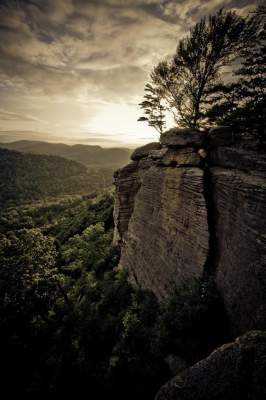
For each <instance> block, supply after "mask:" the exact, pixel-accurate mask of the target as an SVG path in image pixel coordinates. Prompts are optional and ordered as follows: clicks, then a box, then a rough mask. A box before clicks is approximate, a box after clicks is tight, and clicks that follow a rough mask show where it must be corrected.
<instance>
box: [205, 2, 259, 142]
mask: <svg viewBox="0 0 266 400" xmlns="http://www.w3.org/2000/svg"><path fill="white" fill-rule="evenodd" d="M265 27H266V7H265V6H261V7H258V8H257V10H256V11H255V12H254V13H252V14H250V15H249V16H248V18H247V22H246V27H245V30H244V31H243V35H242V39H241V41H242V42H241V45H240V52H239V57H240V60H242V61H241V65H240V66H239V64H238V68H237V69H236V71H235V72H234V76H233V78H234V79H233V82H230V83H227V84H220V85H217V86H215V87H214V88H213V89H212V93H213V97H212V98H211V99H210V102H209V103H210V104H211V105H212V107H211V108H210V110H209V112H208V116H209V118H210V120H211V121H213V122H215V123H223V124H228V125H231V126H233V127H234V128H235V129H237V130H240V131H242V132H243V131H249V133H251V134H253V136H254V135H255V136H256V137H258V138H259V140H260V141H265V116H266V106H265V104H266V101H265V100H266V90H265V83H266V44H265V40H266V32H265Z"/></svg>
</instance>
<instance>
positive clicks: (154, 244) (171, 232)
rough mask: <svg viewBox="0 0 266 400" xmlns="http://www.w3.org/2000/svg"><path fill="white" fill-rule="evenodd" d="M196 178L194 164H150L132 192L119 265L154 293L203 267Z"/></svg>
mask: <svg viewBox="0 0 266 400" xmlns="http://www.w3.org/2000/svg"><path fill="white" fill-rule="evenodd" d="M202 181H203V171H202V170H201V169H199V168H160V167H152V168H150V169H149V170H148V171H147V172H146V173H145V175H144V177H143V180H142V185H141V187H140V189H139V191H138V193H137V195H136V197H135V205H134V212H133V214H132V216H131V219H130V222H129V226H128V232H127V238H126V242H125V244H124V245H123V247H122V254H121V260H120V265H121V266H122V267H124V268H126V269H127V270H128V271H129V274H130V278H131V280H132V281H135V282H136V283H137V284H139V285H141V286H142V287H145V288H148V289H151V290H153V291H154V292H155V293H156V294H157V295H158V296H159V297H165V296H166V295H167V294H168V293H169V292H170V290H171V288H172V287H173V285H182V284H183V283H184V282H186V281H188V280H190V279H192V278H193V277H199V276H201V274H202V272H203V267H204V264H205V262H206V258H207V255H208V241H209V234H208V226H207V212H206V204H205V199H204V194H203V182H202Z"/></svg>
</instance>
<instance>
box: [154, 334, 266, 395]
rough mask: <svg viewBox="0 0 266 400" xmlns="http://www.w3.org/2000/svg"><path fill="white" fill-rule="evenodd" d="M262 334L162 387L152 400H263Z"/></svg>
mask: <svg viewBox="0 0 266 400" xmlns="http://www.w3.org/2000/svg"><path fill="white" fill-rule="evenodd" d="M265 376H266V332H265V331H251V332H248V333H247V334H245V335H243V336H241V337H239V338H238V339H236V341H235V342H233V343H229V344H226V345H223V346H221V347H219V348H218V349H217V350H215V351H214V352H213V353H211V354H210V355H209V357H207V358H205V359H204V360H201V361H199V362H198V363H197V364H195V365H193V366H192V367H190V368H188V369H186V370H184V371H183V372H181V373H180V374H179V375H177V376H176V377H175V378H173V379H172V380H171V381H169V382H168V383H166V385H164V386H163V387H162V388H161V389H160V390H159V392H158V393H157V395H156V398H155V399H156V400H214V399H215V400H264V399H266V379H265Z"/></svg>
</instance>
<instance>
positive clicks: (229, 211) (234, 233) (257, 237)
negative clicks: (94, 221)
mask: <svg viewBox="0 0 266 400" xmlns="http://www.w3.org/2000/svg"><path fill="white" fill-rule="evenodd" d="M174 135H180V137H178V138H176V137H174ZM201 135H202V137H201ZM232 140H233V136H232V135H231V134H230V132H229V131H228V128H226V127H223V128H219V129H212V130H210V132H200V131H195V130H192V131H189V130H176V129H174V130H171V131H169V132H166V133H165V134H164V135H163V138H162V143H161V144H162V147H161V148H160V145H157V146H155V145H154V143H153V144H152V145H151V146H150V147H149V146H145V147H144V148H140V149H139V150H138V151H136V152H135V154H139V156H137V160H136V161H134V162H133V163H131V164H129V165H128V166H126V167H125V168H123V169H121V170H119V171H118V173H117V174H116V177H115V181H116V190H117V194H116V205H115V226H116V229H115V230H116V238H118V240H116V242H117V243H118V242H120V245H121V260H120V266H121V267H123V268H126V269H127V270H128V271H129V275H130V279H131V281H132V282H135V283H137V284H138V285H140V286H142V287H143V288H149V289H151V290H152V291H153V292H154V293H155V294H156V295H157V296H158V298H163V297H165V296H167V295H168V293H169V292H170V291H171V288H172V286H173V285H176V286H177V287H178V286H179V285H180V286H181V285H182V284H183V282H184V281H188V282H189V281H190V280H192V279H193V278H194V277H199V276H201V275H202V274H203V272H205V275H207V274H211V275H212V276H214V277H215V280H216V283H217V287H218V289H219V291H220V293H221V295H222V299H223V301H224V304H225V307H226V311H227V313H228V316H229V317H230V320H231V323H232V327H233V328H234V331H235V333H236V334H242V333H244V332H246V331H247V330H249V329H265V328H266V312H265V311H266V307H265V304H266V269H265V238H266V233H265V215H266V209H265V197H266V185H265V171H266V167H265V166H266V160H265V155H263V154H259V153H257V152H255V151H254V148H253V149H251V148H250V147H249V149H247V148H245V147H243V146H239V144H238V145H236V144H231V145H230V147H229V144H230V143H232ZM167 143H168V144H167ZM202 146H203V147H202ZM140 155H141V157H140Z"/></svg>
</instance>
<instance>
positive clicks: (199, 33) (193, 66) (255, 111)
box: [139, 6, 266, 141]
mask: <svg viewBox="0 0 266 400" xmlns="http://www.w3.org/2000/svg"><path fill="white" fill-rule="evenodd" d="M265 16H266V10H265V7H264V6H259V7H258V8H257V9H256V11H255V12H252V13H250V14H249V15H248V16H247V17H246V18H244V17H241V16H239V15H237V14H236V13H235V12H231V11H229V12H226V11H224V10H223V9H222V10H220V11H218V12H217V13H216V14H214V15H211V16H209V17H208V18H205V17H204V18H202V19H201V20H200V22H198V23H197V24H196V25H195V26H194V27H193V28H192V29H191V31H190V34H189V35H188V36H186V37H185V38H183V39H181V40H180V41H179V43H178V46H177V50H176V54H175V55H174V56H173V57H172V58H171V59H170V60H169V59H167V60H163V61H161V62H160V63H159V64H158V65H157V66H156V67H155V68H154V70H153V71H152V73H151V75H150V82H149V83H148V84H147V85H146V87H145V90H146V92H147V93H146V94H145V96H144V100H143V101H142V103H140V107H141V108H142V109H144V114H145V116H144V117H141V118H140V119H139V120H140V121H147V122H148V124H149V125H150V126H152V127H154V128H156V129H157V130H158V131H159V132H160V133H162V130H163V127H164V122H165V110H167V111H169V112H170V113H172V115H173V116H174V119H175V122H176V124H177V125H178V126H181V127H190V128H198V127H206V126H210V125H213V124H227V125H231V126H232V127H233V128H235V129H238V131H242V132H243V131H249V132H252V133H253V134H254V135H255V136H256V137H258V138H259V139H260V140H261V141H263V140H264V141H265V129H264V124H265V100H266V98H265V95H266V92H265V83H266V67H265V65H266V63H265V53H266V51H265V26H266V24H265ZM151 94H152V95H151Z"/></svg>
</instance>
